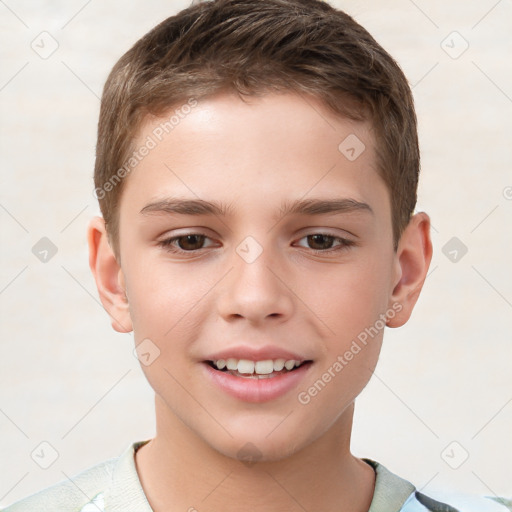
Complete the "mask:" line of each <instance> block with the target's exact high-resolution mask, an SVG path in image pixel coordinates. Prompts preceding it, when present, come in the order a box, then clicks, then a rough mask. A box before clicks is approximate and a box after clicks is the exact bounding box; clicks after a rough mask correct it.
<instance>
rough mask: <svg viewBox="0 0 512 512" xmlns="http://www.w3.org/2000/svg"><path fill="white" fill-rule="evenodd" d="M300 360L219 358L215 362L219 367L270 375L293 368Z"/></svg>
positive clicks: (220, 368)
mask: <svg viewBox="0 0 512 512" xmlns="http://www.w3.org/2000/svg"><path fill="white" fill-rule="evenodd" d="M300 363H301V362H300V361H296V360H295V359H290V360H288V361H286V360H285V359H265V360H264V361H250V360H249V359H234V358H229V359H218V360H217V361H213V364H214V365H215V366H216V367H217V368H218V369H219V370H223V369H224V368H227V369H228V370H235V371H238V372H239V373H257V374H259V375H268V374H270V373H272V372H280V371H281V370H282V369H283V368H286V369H287V370H291V369H293V368H294V367H296V366H299V365H300Z"/></svg>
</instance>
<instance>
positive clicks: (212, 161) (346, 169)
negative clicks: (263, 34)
mask: <svg viewBox="0 0 512 512" xmlns="http://www.w3.org/2000/svg"><path fill="white" fill-rule="evenodd" d="M145 146H146V147H147V148H149V149H146V150H145V151H144V153H145V156H143V158H140V159H139V160H138V161H137V162H134V163H135V164H136V165H135V166H134V169H133V171H132V172H131V173H130V175H129V179H128V183H126V184H125V191H124V194H123V195H124V196H129V201H128V202H129V204H130V206H133V207H135V208H137V207H138V208H139V211H140V210H141V209H142V208H144V206H145V205H146V204H147V203H148V201H149V200H152V201H155V200H158V199H160V198H166V197H170V196H173V197H176V196H180V197H186V198H195V199H197V198H204V199H207V200H208V199H214V200H216V201H220V202H224V203H225V204H227V203H229V204H233V203H237V202H238V203H239V204H238V207H242V208H247V209H251V211H252V212H253V213H256V210H257V209H258V208H259V211H260V212H261V211H262V208H263V207H264V206H265V205H269V206H270V204H271V203H272V202H274V200H275V202H276V204H277V202H279V204H282V203H283V201H285V202H286V201H292V200H295V199H297V198H300V197H302V198H307V196H308V195H310V196H322V197H328V196H331V197H333V196H335V195H343V196H347V197H350V198H351V199H354V200H358V201H362V202H366V203H369V202H379V201H381V202H382V199H383V198H382V197H380V196H382V194H384V195H387V190H386V187H385V185H384V183H383V181H382V180H381V178H380V176H379V174H378V172H377V168H376V157H375V148H374V138H373V133H372V130H371V126H370V123H368V122H360V121H352V120H349V119H346V118H342V117H340V116H336V115H335V114H334V113H332V112H331V111H330V110H328V109H327V108H326V107H325V106H324V105H323V104H322V103H321V101H319V100H317V99H316V98H313V97H311V96H306V95H298V94H295V93H279V94H277V93H272V94H267V95H264V96H258V97H248V98H245V99H244V100H242V99H240V98H239V97H238V96H236V95H232V94H225V93H224V94H219V95H217V96H214V97H210V98H208V99H205V100H202V101H199V102H197V101H195V100H194V99H191V100H189V101H188V102H184V103H183V104H182V105H177V106H175V107H173V108H172V109H170V110H169V111H168V112H166V114H165V115H162V116H160V117H151V118H147V119H146V121H145V123H144V124H143V125H142V127H141V129H140V131H139V134H138V137H137V139H136V143H135V148H136V149H135V151H137V150H139V153H140V149H141V148H143V147H145ZM379 197H380V199H379ZM384 199H385V198H384ZM125 203H127V201H121V206H122V208H123V205H124V204H125ZM258 203H259V204H258ZM388 206H389V205H388ZM122 208H121V209H122ZM235 210H236V209H235Z"/></svg>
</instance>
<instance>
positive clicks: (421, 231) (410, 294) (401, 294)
mask: <svg viewBox="0 0 512 512" xmlns="http://www.w3.org/2000/svg"><path fill="white" fill-rule="evenodd" d="M431 260H432V241H431V239H430V218H429V216H428V215H427V214H426V213H423V212H421V213H417V214H416V215H414V216H413V217H412V219H411V220H410V222H409V224H408V225H407V227H406V228H405V230H404V232H403V233H402V236H401V238H400V242H399V244H398V249H397V252H396V260H395V264H396V265H397V272H396V273H397V277H396V281H395V283H393V284H394V287H393V290H392V293H391V296H390V304H389V306H390V307H393V310H394V311H395V312H396V314H395V315H394V316H393V318H388V321H387V325H388V327H400V326H402V325H404V324H405V323H406V322H407V320H409V318H410V316H411V314H412V310H413V308H414V305H415V304H416V301H417V300H418V297H419V295H420V292H421V289H422V288H423V283H424V282H425V278H426V277H427V272H428V268H429V266H430V261H431ZM396 305H400V307H396Z"/></svg>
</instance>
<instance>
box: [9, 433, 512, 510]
mask: <svg viewBox="0 0 512 512" xmlns="http://www.w3.org/2000/svg"><path fill="white" fill-rule="evenodd" d="M147 442H148V441H140V442H136V443H133V444H131V445H130V446H129V447H128V448H127V449H126V450H125V451H124V453H123V454H122V455H121V456H120V457H117V458H114V459H110V460H107V461H106V462H103V463H101V464H97V465H96V466H93V467H91V468H89V469H87V470H85V471H83V472H82V473H79V474H78V475H76V476H74V477H72V478H71V479H70V480H65V481H63V482H60V483H58V484H55V485H54V486H52V487H49V488H47V489H44V490H42V491H40V492H38V493H36V494H33V495H32V496H29V497H28V498H25V499H23V500H21V501H18V502H16V503H14V504H13V505H10V506H9V507H7V508H6V509H4V510H3V512H152V509H151V507H150V505H149V503H148V500H147V498H146V495H145V494H144V490H143V489H142V485H141V483H140V480H139V476H138V474H137V469H136V467H135V452H136V451H137V449H138V448H139V447H140V446H142V445H143V444H145V443H147ZM362 460H364V461H365V462H366V463H367V464H369V465H370V466H372V468H373V469H374V471H375V490H374V494H373V499H372V502H371V505H370V509H369V511H368V512H512V500H507V499H504V498H491V497H487V496H486V497H483V496H481V497H480V496H468V495H462V494H453V495H450V497H449V500H448V501H449V504H448V503H445V502H439V501H437V500H435V499H433V498H431V497H429V496H426V495H425V494H423V493H420V492H419V491H418V490H417V489H416V488H415V487H414V485H413V484H411V483H410V482H408V481H407V480H404V479H403V478H401V477H399V476H397V475H395V474H394V473H392V472H391V471H389V470H388V469H386V468H385V467H384V466H383V465H382V464H379V463H378V462H376V461H374V460H371V459H366V458H363V459H362ZM199 509H200V507H198V510H199ZM189 510H194V507H193V504H192V506H191V507H190V509H189Z"/></svg>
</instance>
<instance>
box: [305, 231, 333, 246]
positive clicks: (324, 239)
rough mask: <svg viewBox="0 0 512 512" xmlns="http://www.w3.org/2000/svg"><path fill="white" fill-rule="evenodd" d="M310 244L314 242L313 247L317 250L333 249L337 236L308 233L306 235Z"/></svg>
mask: <svg viewBox="0 0 512 512" xmlns="http://www.w3.org/2000/svg"><path fill="white" fill-rule="evenodd" d="M306 238H307V239H308V243H309V244H313V245H312V246H311V245H310V246H311V249H315V250H327V249H331V248H332V245H333V243H334V241H335V240H336V237H334V236H330V235H321V234H318V235H308V236H307V237H306Z"/></svg>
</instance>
